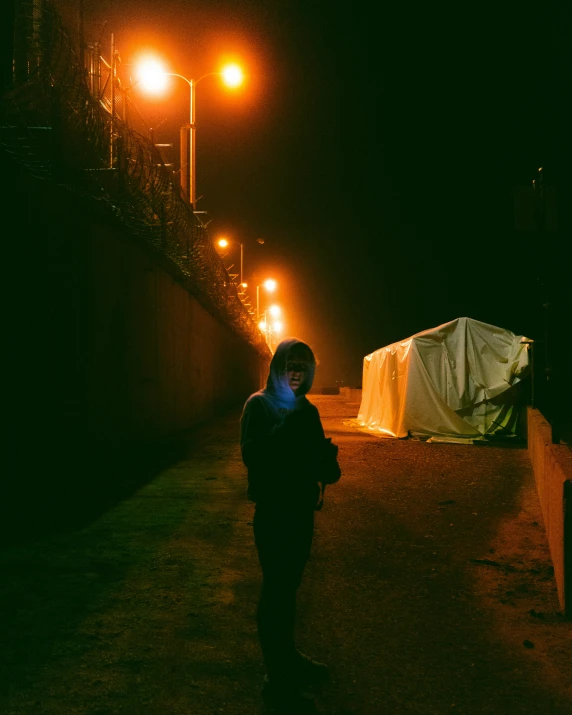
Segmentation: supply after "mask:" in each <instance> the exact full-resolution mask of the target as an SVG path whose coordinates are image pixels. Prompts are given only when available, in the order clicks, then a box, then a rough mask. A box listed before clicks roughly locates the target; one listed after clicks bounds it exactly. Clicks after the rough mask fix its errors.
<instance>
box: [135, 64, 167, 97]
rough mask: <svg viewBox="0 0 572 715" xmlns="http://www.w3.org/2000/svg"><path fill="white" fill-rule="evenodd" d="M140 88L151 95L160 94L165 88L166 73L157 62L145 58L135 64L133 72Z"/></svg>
mask: <svg viewBox="0 0 572 715" xmlns="http://www.w3.org/2000/svg"><path fill="white" fill-rule="evenodd" d="M135 74H136V77H137V80H138V82H139V84H140V85H141V87H142V88H143V89H145V90H146V91H147V92H150V93H152V94H161V92H164V91H165V89H166V87H167V77H168V75H167V72H166V71H165V67H164V66H163V64H162V63H161V62H159V60H157V59H155V58H154V57H146V58H145V59H143V60H141V61H140V62H139V63H138V64H137V70H136V72H135Z"/></svg>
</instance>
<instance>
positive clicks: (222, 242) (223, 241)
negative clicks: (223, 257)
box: [217, 238, 246, 288]
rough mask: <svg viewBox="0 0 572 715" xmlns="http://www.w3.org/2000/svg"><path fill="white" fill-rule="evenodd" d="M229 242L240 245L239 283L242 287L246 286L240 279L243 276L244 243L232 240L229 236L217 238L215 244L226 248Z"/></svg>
mask: <svg viewBox="0 0 572 715" xmlns="http://www.w3.org/2000/svg"><path fill="white" fill-rule="evenodd" d="M230 243H234V244H235V245H236V246H240V285H241V286H242V288H246V283H244V282H243V280H242V279H243V276H244V244H243V243H241V242H240V241H234V240H232V239H230V238H219V239H218V241H217V245H218V246H220V248H228V245H229V244H230Z"/></svg>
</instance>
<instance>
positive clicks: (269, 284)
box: [256, 278, 278, 320]
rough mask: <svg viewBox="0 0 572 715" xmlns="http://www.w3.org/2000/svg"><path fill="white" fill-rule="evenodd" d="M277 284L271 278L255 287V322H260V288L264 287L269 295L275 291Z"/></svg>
mask: <svg viewBox="0 0 572 715" xmlns="http://www.w3.org/2000/svg"><path fill="white" fill-rule="evenodd" d="M277 286H278V283H276V281H275V280H273V279H272V278H268V279H267V280H265V281H264V283H261V284H260V285H257V286H256V320H260V288H261V287H264V288H265V289H266V290H267V291H268V292H269V293H273V292H274V291H275V290H276V287H277Z"/></svg>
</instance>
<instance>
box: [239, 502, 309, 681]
mask: <svg viewBox="0 0 572 715" xmlns="http://www.w3.org/2000/svg"><path fill="white" fill-rule="evenodd" d="M253 526H254V541H255V543H256V548H257V549H258V559H259V561H260V566H261V568H262V590H261V593H260V601H259V602H258V610H257V614H256V620H257V625H258V636H259V638H260V646H261V648H262V655H263V657H264V662H265V665H266V669H267V672H268V677H269V678H270V680H272V681H274V682H279V681H284V682H286V681H288V679H289V674H290V673H291V672H292V669H293V667H294V663H295V656H296V647H295V643H294V625H295V619H296V591H297V590H298V587H299V586H300V582H301V580H302V574H303V573H304V567H305V566H306V561H307V560H308V557H309V555H310V548H311V546H312V536H313V533H314V510H313V509H296V510H293V509H292V510H286V509H281V510H280V511H278V510H276V509H275V508H264V507H261V506H259V505H257V507H256V511H255V513H254V521H253Z"/></svg>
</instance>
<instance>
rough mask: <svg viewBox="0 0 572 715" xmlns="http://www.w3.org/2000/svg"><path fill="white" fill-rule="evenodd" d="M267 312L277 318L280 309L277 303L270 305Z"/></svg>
mask: <svg viewBox="0 0 572 715" xmlns="http://www.w3.org/2000/svg"><path fill="white" fill-rule="evenodd" d="M268 312H269V313H270V315H271V316H272V317H273V318H277V317H278V316H279V315H280V313H281V312H282V311H281V310H280V306H279V305H271V306H270V308H268Z"/></svg>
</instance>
